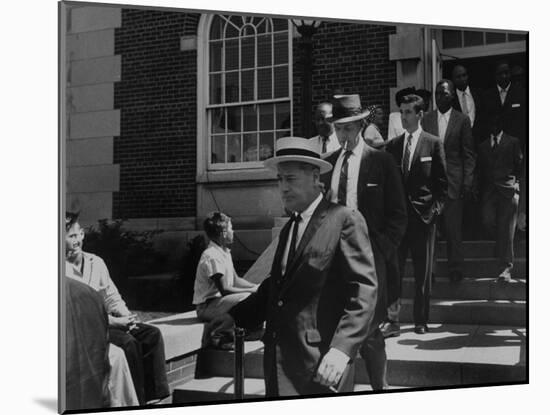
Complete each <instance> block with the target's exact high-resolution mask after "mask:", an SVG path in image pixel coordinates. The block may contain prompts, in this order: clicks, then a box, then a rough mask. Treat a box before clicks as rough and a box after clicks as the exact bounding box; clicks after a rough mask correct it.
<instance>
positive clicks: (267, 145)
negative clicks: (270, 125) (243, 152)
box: [260, 133, 273, 160]
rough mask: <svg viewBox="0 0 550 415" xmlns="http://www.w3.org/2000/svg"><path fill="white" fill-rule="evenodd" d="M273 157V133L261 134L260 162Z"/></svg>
mask: <svg viewBox="0 0 550 415" xmlns="http://www.w3.org/2000/svg"><path fill="white" fill-rule="evenodd" d="M270 157H273V133H261V134H260V160H265V159H268V158H270Z"/></svg>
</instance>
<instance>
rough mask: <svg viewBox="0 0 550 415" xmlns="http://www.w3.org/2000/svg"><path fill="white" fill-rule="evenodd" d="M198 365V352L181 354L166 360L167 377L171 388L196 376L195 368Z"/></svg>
mask: <svg viewBox="0 0 550 415" xmlns="http://www.w3.org/2000/svg"><path fill="white" fill-rule="evenodd" d="M196 365H197V354H196V353H194V354H191V355H188V356H180V357H177V358H175V359H172V360H170V361H168V362H166V377H167V379H168V385H169V386H170V390H173V388H174V386H176V385H178V384H180V383H183V382H186V381H189V380H191V379H193V378H194V377H195V368H196Z"/></svg>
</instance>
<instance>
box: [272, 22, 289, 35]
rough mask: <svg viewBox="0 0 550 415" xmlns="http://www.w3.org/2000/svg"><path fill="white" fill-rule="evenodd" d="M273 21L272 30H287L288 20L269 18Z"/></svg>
mask: <svg viewBox="0 0 550 415" xmlns="http://www.w3.org/2000/svg"><path fill="white" fill-rule="evenodd" d="M271 21H272V22H273V31H274V32H278V31H279V30H288V20H286V19H271Z"/></svg>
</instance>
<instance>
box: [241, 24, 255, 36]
mask: <svg viewBox="0 0 550 415" xmlns="http://www.w3.org/2000/svg"><path fill="white" fill-rule="evenodd" d="M255 35H256V30H255V29H254V27H252V26H250V25H246V26H245V27H244V29H243V31H242V36H255Z"/></svg>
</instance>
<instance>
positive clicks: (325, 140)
mask: <svg viewBox="0 0 550 415" xmlns="http://www.w3.org/2000/svg"><path fill="white" fill-rule="evenodd" d="M331 117H332V104H331V103H330V102H322V103H320V104H319V105H318V106H317V109H316V110H315V126H316V127H317V133H318V135H316V136H315V137H311V138H310V140H312V141H314V142H315V143H316V145H317V151H319V153H321V155H322V154H327V153H332V152H333V151H336V150H338V149H339V148H340V143H339V142H338V138H337V137H336V134H335V133H334V126H333V125H332V122H331V121H330V119H331Z"/></svg>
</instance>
